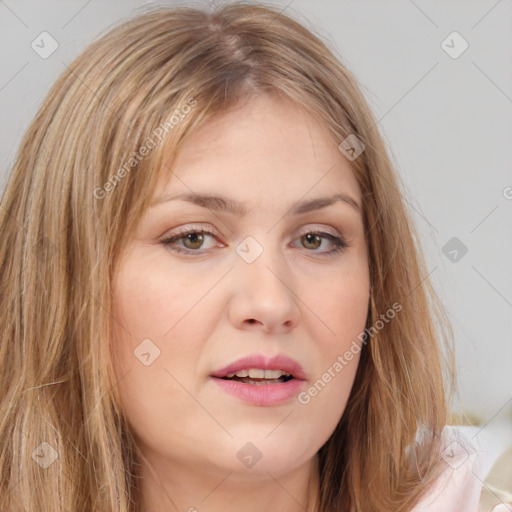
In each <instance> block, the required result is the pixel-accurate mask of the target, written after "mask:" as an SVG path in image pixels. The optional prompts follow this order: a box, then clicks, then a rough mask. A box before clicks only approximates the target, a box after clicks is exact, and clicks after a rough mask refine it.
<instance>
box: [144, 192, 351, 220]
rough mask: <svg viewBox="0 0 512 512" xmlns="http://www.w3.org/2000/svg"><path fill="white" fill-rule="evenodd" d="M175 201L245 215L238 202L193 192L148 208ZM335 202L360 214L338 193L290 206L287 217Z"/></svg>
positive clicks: (163, 199) (168, 196) (161, 199)
mask: <svg viewBox="0 0 512 512" xmlns="http://www.w3.org/2000/svg"><path fill="white" fill-rule="evenodd" d="M175 200H181V201H188V202H190V203H193V204H195V205H197V206H201V207H203V208H208V209H210V210H213V211H217V212H227V213H230V214H232V215H236V216H237V217H243V216H244V215H246V214H247V210H246V208H245V206H244V205H243V204H242V203H239V202H238V201H235V200H233V199H229V198H227V197H224V196H220V195H212V194H195V193H193V192H191V193H188V192H179V193H176V194H165V195H162V196H159V197H157V198H156V199H154V200H153V201H152V202H151V204H150V207H151V208H153V207H155V206H157V205H160V204H162V203H167V202H169V201H175ZM337 202H342V203H345V204H348V205H349V206H351V207H352V208H353V209H354V210H356V211H357V212H359V213H360V212H361V207H360V206H359V204H358V202H357V201H356V200H355V199H353V198H352V197H351V196H349V195H347V194H344V193H340V194H335V195H332V196H328V197H319V198H317V199H312V200H309V201H298V202H297V203H294V204H292V205H291V207H290V208H289V209H288V210H287V211H288V213H287V215H300V214H303V213H308V212H311V211H314V210H320V209H321V208H326V207H327V206H330V205H332V204H335V203H337Z"/></svg>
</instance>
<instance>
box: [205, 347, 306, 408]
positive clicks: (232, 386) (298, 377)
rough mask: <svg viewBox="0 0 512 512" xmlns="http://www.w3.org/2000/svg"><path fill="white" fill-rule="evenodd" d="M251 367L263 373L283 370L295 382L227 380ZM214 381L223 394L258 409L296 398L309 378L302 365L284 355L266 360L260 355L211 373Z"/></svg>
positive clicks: (238, 361) (245, 358)
mask: <svg viewBox="0 0 512 512" xmlns="http://www.w3.org/2000/svg"><path fill="white" fill-rule="evenodd" d="M249 368H261V369H263V370H283V371H285V372H287V373H291V374H292V375H293V377H294V378H293V379H291V380H289V381H287V382H281V383H279V384H260V385H256V384H245V383H244V382H239V381H235V380H226V379H223V378H222V377H225V376H226V375H227V374H228V373H235V372H237V371H238V370H246V369H249ZM211 378H212V380H213V381H214V382H216V383H217V384H218V385H219V386H220V387H221V388H222V389H223V390H224V391H226V392H227V393H229V394H231V395H234V396H236V397H237V398H240V399H242V400H244V401H245V402H249V403H251V404H253V405H258V406H269V405H277V404H279V403H281V402H284V401H286V400H289V399H290V398H292V397H294V396H296V395H297V394H298V393H299V391H300V389H301V388H302V387H303V385H304V382H305V378H306V375H305V373H304V370H303V369H302V367H301V365H300V364H299V363H298V362H297V361H294V360H293V359H291V358H289V357H288V356H285V355H278V356H275V357H272V358H270V359H267V358H266V357H265V356H263V355H261V354H257V355H252V356H246V357H243V358H241V359H238V360H237V361H235V362H233V363H231V364H230V365H228V366H226V367H224V368H222V369H220V370H217V371H215V372H213V373H212V374H211Z"/></svg>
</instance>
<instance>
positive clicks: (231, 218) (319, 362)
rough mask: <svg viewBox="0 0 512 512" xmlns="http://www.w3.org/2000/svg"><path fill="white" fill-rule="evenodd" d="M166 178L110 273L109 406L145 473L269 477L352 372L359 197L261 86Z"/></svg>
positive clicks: (363, 295) (323, 437)
mask: <svg viewBox="0 0 512 512" xmlns="http://www.w3.org/2000/svg"><path fill="white" fill-rule="evenodd" d="M169 175H170V174H168V176H169ZM170 176H171V177H170V179H169V180H168V181H167V182H162V183H161V184H160V187H159V188H158V189H157V190H156V193H155V197H154V198H153V199H154V202H155V204H154V206H152V207H151V208H150V209H149V210H148V211H147V212H146V214H145V215H144V216H143V217H142V218H141V219H140V223H139V225H138V228H137V229H136V231H135V232H133V233H130V237H131V240H130V242H129V244H128V246H127V249H126V250H125V251H124V253H123V254H122V255H121V259H120V263H119V267H118V268H117V273H116V276H115V280H114V313H113V314H114V317H115V318H116V319H117V321H118V322H120V323H121V324H123V325H124V327H125V330H124V329H119V332H117V333H116V336H115V340H114V341H115V344H114V365H115V371H116V376H117V379H118V387H119V391H120V394H121V399H122V402H123V408H124V411H125V414H126V416H127V418H128V421H129V422H130V424H131V426H132V427H133V430H134V432H135V435H136V436H137V438H138V441H139V443H140V447H141V449H142V451H143V453H144V454H145V455H146V457H147V458H148V460H150V461H151V462H152V464H153V465H154V466H155V467H157V466H158V467H160V468H161V469H164V468H165V469H166V470H172V468H176V470H177V469H178V468H179V472H180V473H181V474H185V473H187V472H194V471H196V472H198V471H199V468H201V470H202V471H212V470H214V469H215V470H217V471H218V470H219V469H220V470H221V471H222V470H223V471H225V473H226V474H227V473H228V472H231V473H239V474H240V476H241V477H243V475H244V474H245V475H250V477H251V478H255V477H256V476H257V475H259V476H260V477H262V478H263V476H267V477H268V473H267V471H268V472H270V473H271V474H272V475H274V476H275V477H277V476H278V475H282V474H284V473H286V472H288V471H291V470H293V469H294V468H298V467H299V466H300V465H301V464H305V463H306V462H308V461H310V460H311V458H312V457H314V455H315V454H316V452H317V451H318V450H319V448H320V447H321V446H322V445H323V444H324V443H325V442H326V441H327V439H328V438H329V436H330V435H331V433H332V432H333V430H334V428H335V426H336V424H337V423H338V421H339V419H340V417H341V415H342V414H343V411H344V409H345V405H346V402H347V399H348V396H349V393H350V389H351V386H352V384H353V381H354V376H355V373H356V369H357V365H358V360H359V355H358V348H357V347H359V346H360V345H361V343H360V342H359V340H358V339H357V337H358V335H359V334H360V333H361V331H362V330H364V327H365V322H366V316H367V310H368V299H369V271H368V259H367V246H366V243H365V237H364V228H363V217H362V210H361V208H362V203H361V191H360V189H359V186H358V183H357V181H356V179H355V177H354V175H353V173H352V170H351V168H350V164H349V162H348V160H346V159H345V157H344V156H343V155H342V153H341V152H340V151H339V150H338V148H337V145H336V144H335V143H334V142H333V141H332V140H331V138H330V137H329V134H328V132H327V131H326V130H325V129H324V128H322V127H320V126H319V125H317V124H316V123H315V121H314V119H313V118H312V117H309V116H308V115H306V114H304V113H303V112H301V111H299V110H298V109H296V107H294V106H293V105H292V104H291V103H288V102H287V101H285V100H283V99H276V98H271V97H269V96H258V97H256V98H254V99H252V100H251V101H250V102H248V103H246V104H244V105H243V106H241V107H239V108H238V110H236V111H234V112H230V113H224V114H223V115H221V116H217V117H216V118H214V119H213V120H211V121H209V122H208V123H207V124H205V125H204V126H203V127H202V128H200V129H199V130H197V131H196V132H195V133H194V134H193V135H192V136H191V137H190V138H189V139H188V140H187V142H186V143H185V145H184V146H183V148H182V150H181V151H180V153H179V155H178V158H177V160H176V161H175V162H174V164H173V166H172V175H170ZM337 195H338V196H339V198H340V197H341V199H339V198H338V199H336V198H335V199H334V200H331V199H332V198H333V197H334V196H337ZM173 197H174V198H173ZM180 230H181V233H180ZM183 230H187V231H190V232H192V233H190V234H188V235H187V234H183ZM202 231H204V233H201V232H202ZM166 239H167V240H168V243H167V245H166V244H164V243H163V241H164V240H166ZM341 239H342V240H343V241H344V242H343V243H346V247H344V246H343V245H340V243H341V242H340V240H341ZM169 240H170V241H169ZM347 351H348V352H350V353H351V354H352V357H351V358H350V357H346V356H345V354H346V353H347ZM243 359H245V361H244V360H243ZM240 360H242V361H241V362H240V363H237V361H240ZM342 361H343V362H342ZM233 363H234V366H233ZM249 369H256V370H258V369H259V370H260V371H256V372H254V371H251V372H250V373H248V372H245V373H244V372H243V370H249ZM265 369H267V370H269V369H271V370H275V371H276V372H277V373H270V372H268V371H267V372H263V371H262V370H265ZM236 370H241V371H242V373H239V374H238V375H232V374H234V373H235V371H236ZM279 370H283V371H284V372H285V373H288V374H291V375H292V377H293V378H292V379H291V380H288V381H287V382H284V381H286V379H288V378H289V377H287V376H286V375H285V376H284V377H285V378H283V376H282V374H281V373H280V372H279ZM227 374H230V375H231V376H230V378H226V375H227ZM222 377H224V378H222ZM175 474H176V473H175Z"/></svg>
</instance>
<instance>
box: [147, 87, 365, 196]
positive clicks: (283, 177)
mask: <svg viewBox="0 0 512 512" xmlns="http://www.w3.org/2000/svg"><path fill="white" fill-rule="evenodd" d="M199 192H201V193H206V192H213V193H216V194H218V195H227V196H230V195H236V196H237V197H238V198H239V199H240V200H242V199H245V200H246V201H248V202H250V200H251V199H255V200H256V199H258V200H260V201H261V200H262V199H264V198H267V199H269V200H270V199H271V198H275V199H279V198H280V197H284V196H290V197H294V198H296V199H297V198H298V197H301V196H306V195H308V194H309V193H311V195H315V196H316V195H318V194H322V195H325V193H327V192H329V193H330V194H332V193H334V192H339V193H346V194H348V195H350V196H351V197H353V198H354V200H355V202H356V203H359V204H360V189H359V185H358V182H357V179H356V177H355V174H354V172H353V169H352V167H351V165H350V163H349V161H348V160H347V159H346V158H345V157H344V156H343V154H342V153H341V152H340V151H339V150H338V147H337V145H336V142H335V141H334V139H333V137H332V135H331V133H330V132H329V130H328V128H327V127H325V126H322V125H321V124H319V123H318V122H317V121H316V120H315V118H314V117H313V116H312V115H311V114H309V113H307V112H306V111H305V110H304V109H301V108H299V107H297V106H296V105H295V104H293V103H292V102H291V101H289V100H285V99H282V98H276V97H272V96H267V95H260V96H257V97H254V98H252V99H251V100H250V101H248V102H246V103H244V104H242V105H239V106H237V108H236V109H234V110H230V111H228V112H224V113H221V114H218V115H216V116H214V117H212V118H211V119H209V120H208V121H206V122H205V123H204V124H203V125H202V126H200V127H199V128H197V129H196V130H195V131H194V132H193V133H192V134H190V135H189V136H188V138H187V139H186V140H185V142H184V143H183V144H182V146H181V147H180V149H179V151H178V153H177V155H176V157H175V158H174V160H173V161H172V162H171V161H170V160H167V161H164V169H162V177H161V180H160V182H159V184H158V186H157V188H156V190H155V194H154V196H153V198H152V201H153V202H154V201H155V200H157V198H158V197H161V196H162V195H164V194H170V193H192V194H193V193H199ZM229 192H232V193H233V194H230V193H229Z"/></svg>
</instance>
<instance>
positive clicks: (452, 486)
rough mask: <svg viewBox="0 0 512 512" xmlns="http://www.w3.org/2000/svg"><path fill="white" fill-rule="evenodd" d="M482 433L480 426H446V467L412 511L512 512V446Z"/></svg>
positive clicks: (443, 452)
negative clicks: (507, 472) (511, 474)
mask: <svg viewBox="0 0 512 512" xmlns="http://www.w3.org/2000/svg"><path fill="white" fill-rule="evenodd" d="M490 430H492V429H490ZM482 432H483V431H482V430H481V429H480V430H479V427H452V426H448V427H446V428H445V429H444V431H443V444H442V451H441V459H442V464H443V465H444V469H443V471H442V473H441V474H440V476H439V477H438V478H437V479H436V481H435V482H434V483H433V484H432V485H431V487H430V488H429V490H428V491H427V493H426V494H425V495H424V496H423V497H422V499H421V500H420V501H419V502H418V503H417V504H416V506H415V507H414V508H413V509H412V510H411V512H427V511H428V512H437V511H439V512H491V511H492V512H512V478H511V477H510V472H511V471H512V469H511V468H512V461H511V460H510V458H511V457H512V446H511V447H510V449H508V447H507V446H505V443H504V442H501V443H500V442H499V443H496V442H494V443H493V442H490V439H491V437H490V433H489V432H487V433H486V435H483V434H482ZM493 437H494V436H493ZM503 439H504V438H503V437H501V441H503ZM509 439H510V438H509ZM509 442H510V441H509ZM509 452H510V454H509V455H507V454H508V453H509ZM507 457H509V459H508V461H507ZM502 458H504V459H505V460H502ZM503 468H508V471H509V474H508V475H506V474H503V471H505V472H506V471H507V469H503ZM507 477H508V478H507ZM507 486H508V489H506V487H507ZM496 491H498V492H496ZM508 500H511V504H510V505H507V504H506V503H507V502H508ZM497 506H498V507H499V506H501V507H502V508H501V509H500V508H495V507H497ZM508 507H510V508H508Z"/></svg>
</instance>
